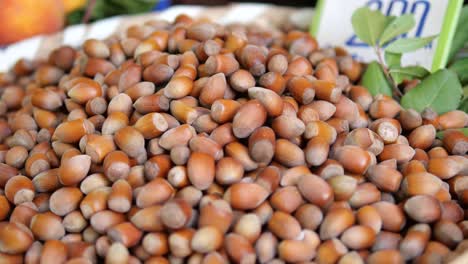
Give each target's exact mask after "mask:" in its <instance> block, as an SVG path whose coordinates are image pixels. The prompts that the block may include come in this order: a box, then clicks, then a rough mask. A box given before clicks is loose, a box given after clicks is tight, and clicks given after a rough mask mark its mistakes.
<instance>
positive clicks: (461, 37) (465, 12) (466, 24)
mask: <svg viewBox="0 0 468 264" xmlns="http://www.w3.org/2000/svg"><path fill="white" fill-rule="evenodd" d="M466 42H468V5H466V6H464V7H463V8H462V11H461V13H460V18H459V19H458V25H457V30H456V31H455V36H454V37H453V40H452V47H450V53H449V60H452V59H453V58H454V57H455V54H457V52H458V51H459V50H460V49H461V48H463V46H465V43H466Z"/></svg>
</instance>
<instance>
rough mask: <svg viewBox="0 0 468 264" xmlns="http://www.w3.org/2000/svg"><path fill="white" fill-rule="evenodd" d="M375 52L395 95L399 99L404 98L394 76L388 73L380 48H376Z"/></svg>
mask: <svg viewBox="0 0 468 264" xmlns="http://www.w3.org/2000/svg"><path fill="white" fill-rule="evenodd" d="M374 51H375V53H376V54H377V60H378V61H379V64H380V67H382V70H383V72H384V74H385V76H386V77H387V80H389V81H390V84H391V85H392V89H393V93H394V94H395V96H396V97H397V98H399V97H401V96H403V94H402V93H401V91H400V89H398V86H397V85H396V83H395V80H393V78H392V76H391V75H390V73H389V72H388V69H387V67H385V63H384V60H383V57H382V51H381V49H380V48H379V47H377V46H374Z"/></svg>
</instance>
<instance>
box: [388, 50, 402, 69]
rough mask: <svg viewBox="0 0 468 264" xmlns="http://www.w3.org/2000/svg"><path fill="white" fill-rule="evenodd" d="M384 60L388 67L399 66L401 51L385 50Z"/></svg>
mask: <svg viewBox="0 0 468 264" xmlns="http://www.w3.org/2000/svg"><path fill="white" fill-rule="evenodd" d="M384 56H385V62H386V63H387V66H388V67H389V68H393V67H400V64H401V53H393V52H388V51H385V54H384Z"/></svg>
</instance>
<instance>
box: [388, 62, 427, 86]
mask: <svg viewBox="0 0 468 264" xmlns="http://www.w3.org/2000/svg"><path fill="white" fill-rule="evenodd" d="M389 72H390V75H391V76H392V78H393V80H394V81H395V82H396V83H397V84H400V83H401V82H402V81H403V80H412V79H415V78H416V79H422V78H424V77H426V76H427V75H428V74H429V71H428V70H426V69H425V68H423V67H421V66H407V67H394V68H391V69H390V71H389Z"/></svg>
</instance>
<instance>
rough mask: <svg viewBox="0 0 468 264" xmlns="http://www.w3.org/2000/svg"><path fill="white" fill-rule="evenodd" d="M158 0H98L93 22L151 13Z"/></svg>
mask: <svg viewBox="0 0 468 264" xmlns="http://www.w3.org/2000/svg"><path fill="white" fill-rule="evenodd" d="M157 2H158V0H96V4H95V6H94V9H93V13H92V18H93V20H97V19H101V18H104V17H110V16H116V15H121V14H137V13H144V12H149V11H151V9H152V8H153V7H154V6H155V5H156V3H157Z"/></svg>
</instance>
